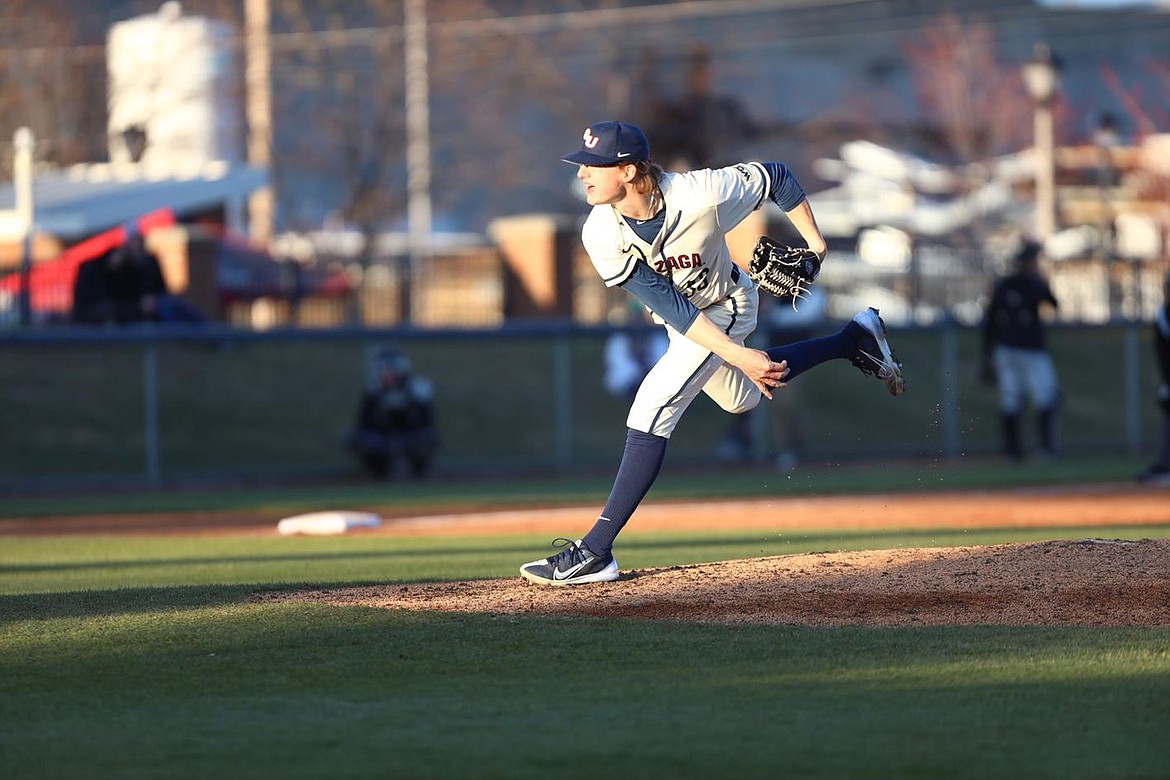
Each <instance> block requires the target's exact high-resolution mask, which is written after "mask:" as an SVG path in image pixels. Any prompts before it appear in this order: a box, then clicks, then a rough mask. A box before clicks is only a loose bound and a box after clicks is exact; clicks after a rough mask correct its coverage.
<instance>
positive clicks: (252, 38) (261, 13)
mask: <svg viewBox="0 0 1170 780" xmlns="http://www.w3.org/2000/svg"><path fill="white" fill-rule="evenodd" d="M268 2H269V0H246V2H245V3H244V49H245V52H244V53H245V64H244V88H245V114H246V119H247V127H248V164H249V165H252V166H254V167H256V168H261V169H263V170H265V171H267V172H268V175H269V177H271V175H272V49H271V43H270V40H269V29H270V26H271V25H270V19H271V13H270V10H269V6H268ZM275 209H276V206H275V198H274V197H273V192H272V184H271V181H270V183H268V184H265V185H264V186H263V187H261V188H260V189H258V190H256V191H255V192H254V193H252V195H251V197H250V199H249V201H248V233H249V235H250V236H251V238H252V241H253V243H255V244H256V245H258V246H267V245H268V242H269V241H271V239H272V234H273V231H274V230H275V222H276V220H275Z"/></svg>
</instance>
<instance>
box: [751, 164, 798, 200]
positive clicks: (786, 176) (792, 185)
mask: <svg viewBox="0 0 1170 780" xmlns="http://www.w3.org/2000/svg"><path fill="white" fill-rule="evenodd" d="M760 164H761V165H763V166H764V168H765V169H766V170H767V171H768V176H769V177H770V178H771V179H772V188H771V189H770V190H768V197H769V198H771V199H772V202H773V203H775V204H776V205H777V206H779V207H780V208H781V209H783V210H784V211H792V209H794V208H796V207H797V206H798V205H800V202H801V201H802V200H804V188H803V187H801V186H800V182H798V181H797V180H796V176H794V175H793V173H792V171H790V170H788V166H787V165H785V164H784V163H778V162H766V163H760Z"/></svg>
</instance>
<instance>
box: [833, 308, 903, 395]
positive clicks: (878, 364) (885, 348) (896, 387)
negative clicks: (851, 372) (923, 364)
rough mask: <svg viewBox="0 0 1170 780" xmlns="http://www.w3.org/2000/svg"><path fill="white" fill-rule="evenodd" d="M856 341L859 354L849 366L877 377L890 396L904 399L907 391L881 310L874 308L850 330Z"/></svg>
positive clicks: (852, 358)
mask: <svg viewBox="0 0 1170 780" xmlns="http://www.w3.org/2000/svg"><path fill="white" fill-rule="evenodd" d="M847 327H848V328H849V330H850V332H851V333H852V334H853V338H854V339H855V340H856V341H857V351H856V352H854V353H853V357H851V358H849V362H850V363H852V364H853V365H855V366H857V368H859V369H860V370H861V372H862V373H863V374H869V375H870V376H876V377H877V378H878V379H880V380H881V381H882V382H883V383H884V384H885V386H886V389H887V390H889V391H890V395H901V394H902V391H903V390H904V389H906V383H905V380H903V379H902V364H901V363H900V362H898V358H897V357H896V356H895V355H894V350H893V348H891V347H890V342H889V341H887V337H888V335H889V333H888V332H887V331H886V323H884V322H882V318H881V317H879V316H878V310H877V309H875V308H873V307H872V306H871V307H870V308H868V309H866V310H865V311H863V312H858V314H857V316H855V317H854V318H853V321H852V322H851V323H849V325H848V326H847Z"/></svg>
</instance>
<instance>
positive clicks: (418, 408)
mask: <svg viewBox="0 0 1170 780" xmlns="http://www.w3.org/2000/svg"><path fill="white" fill-rule="evenodd" d="M346 443H347V445H348V447H349V449H350V450H351V451H352V452H353V453H354V454H355V455H356V456H357V457H358V459H359V460H361V462H362V465H363V466H364V467H365V469H366V471H367V472H369V474H370V476H373V477H377V478H386V477H390V476H392V475H393V472H394V468H395V465H396V462H398V461H405V463H406V464H407V466H408V467H409V468H410V472H411V474H413V475H414V476H415V477H422V476H425V475H426V474H427V472H428V471H429V470H430V468H431V463H432V461H433V459H434V456H435V452H436V450H437V449H438V443H439V434H438V429H437V428H436V426H435V410H434V388H433V386H432V384H431V381H430V380H429V379H426V378H425V377H421V376H418V375H416V374H413V373H412V372H411V366H410V359H409V358H408V357H407V356H406V355H404V354H402V353H401V352H399V351H398V350H397V349H394V348H391V347H387V348H382V349H379V350H377V351H376V352H375V353H374V354H373V355H372V356H371V358H370V360H369V361H368V364H367V367H366V382H365V387H364V388H363V390H362V395H361V400H360V402H359V403H358V411H357V424H356V426H355V427H354V429H353V430H352V431H351V432H350V433H349V436H348V437H347V440H346Z"/></svg>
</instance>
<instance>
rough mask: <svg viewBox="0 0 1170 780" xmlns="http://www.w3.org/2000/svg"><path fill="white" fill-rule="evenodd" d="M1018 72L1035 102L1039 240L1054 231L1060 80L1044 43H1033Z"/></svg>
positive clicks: (1054, 63) (1037, 233)
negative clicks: (1054, 108) (1055, 122)
mask: <svg viewBox="0 0 1170 780" xmlns="http://www.w3.org/2000/svg"><path fill="white" fill-rule="evenodd" d="M1021 75H1022V76H1023V78H1024V86H1025V87H1026V88H1027V90H1028V94H1029V95H1031V96H1032V100H1033V102H1034V103H1035V114H1034V121H1035V136H1036V140H1035V148H1036V153H1035V154H1036V237H1037V238H1038V239H1039V240H1040V241H1042V242H1043V241H1046V240H1047V239H1048V238H1049V237H1050V236H1051V235H1052V234H1053V233H1055V232H1056V149H1055V138H1054V133H1053V127H1052V101H1053V98H1055V97H1056V90H1057V88H1058V87H1059V85H1060V82H1059V74H1058V72H1057V62H1056V58H1055V57H1054V56H1053V55H1052V49H1050V48H1049V47H1048V45H1047V44H1044V43H1037V44H1036V46H1035V48H1034V49H1033V55H1032V59H1031V60H1030V61H1028V62H1025V63H1024V64H1023V66H1022V67H1021Z"/></svg>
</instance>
